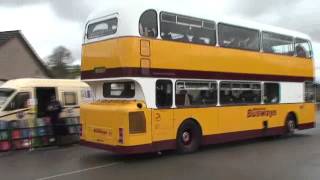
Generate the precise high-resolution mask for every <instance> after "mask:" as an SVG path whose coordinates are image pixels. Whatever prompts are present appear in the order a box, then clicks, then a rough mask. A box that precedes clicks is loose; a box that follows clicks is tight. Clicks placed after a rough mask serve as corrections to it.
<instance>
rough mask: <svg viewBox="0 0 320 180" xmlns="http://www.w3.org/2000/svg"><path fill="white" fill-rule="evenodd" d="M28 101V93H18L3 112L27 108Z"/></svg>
mask: <svg viewBox="0 0 320 180" xmlns="http://www.w3.org/2000/svg"><path fill="white" fill-rule="evenodd" d="M29 99H30V93H28V92H21V93H18V94H17V95H16V96H15V97H14V98H13V100H12V101H11V102H10V103H9V104H8V106H7V107H6V109H5V111H13V110H18V109H25V108H28V100H29Z"/></svg>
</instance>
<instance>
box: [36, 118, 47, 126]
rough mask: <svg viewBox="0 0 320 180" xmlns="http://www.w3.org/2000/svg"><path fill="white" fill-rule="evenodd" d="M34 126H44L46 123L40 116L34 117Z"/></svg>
mask: <svg viewBox="0 0 320 180" xmlns="http://www.w3.org/2000/svg"><path fill="white" fill-rule="evenodd" d="M36 126H37V127H43V126H46V123H45V121H44V120H43V119H42V118H38V119H36Z"/></svg>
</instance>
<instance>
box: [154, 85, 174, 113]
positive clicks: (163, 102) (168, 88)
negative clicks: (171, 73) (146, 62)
mask: <svg viewBox="0 0 320 180" xmlns="http://www.w3.org/2000/svg"><path fill="white" fill-rule="evenodd" d="M172 94H173V93H172V82H171V81H170V80H158V81H157V82H156V104H157V107H158V108H165V107H171V106H172Z"/></svg>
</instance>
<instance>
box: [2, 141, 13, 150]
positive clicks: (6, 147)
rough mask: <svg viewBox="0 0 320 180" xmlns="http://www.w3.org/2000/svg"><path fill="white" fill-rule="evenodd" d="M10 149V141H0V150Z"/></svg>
mask: <svg viewBox="0 0 320 180" xmlns="http://www.w3.org/2000/svg"><path fill="white" fill-rule="evenodd" d="M9 150H11V143H10V142H9V141H1V142H0V151H9Z"/></svg>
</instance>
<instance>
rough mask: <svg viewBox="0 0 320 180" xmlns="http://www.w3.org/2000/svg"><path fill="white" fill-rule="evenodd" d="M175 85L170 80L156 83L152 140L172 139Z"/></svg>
mask: <svg viewBox="0 0 320 180" xmlns="http://www.w3.org/2000/svg"><path fill="white" fill-rule="evenodd" d="M172 87H173V85H172V82H171V81H170V80H158V81H157V82H156V104H157V107H158V109H153V110H152V140H153V141H162V140H168V139H172V132H173V109H172V108H171V107H172V102H173V89H172Z"/></svg>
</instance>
